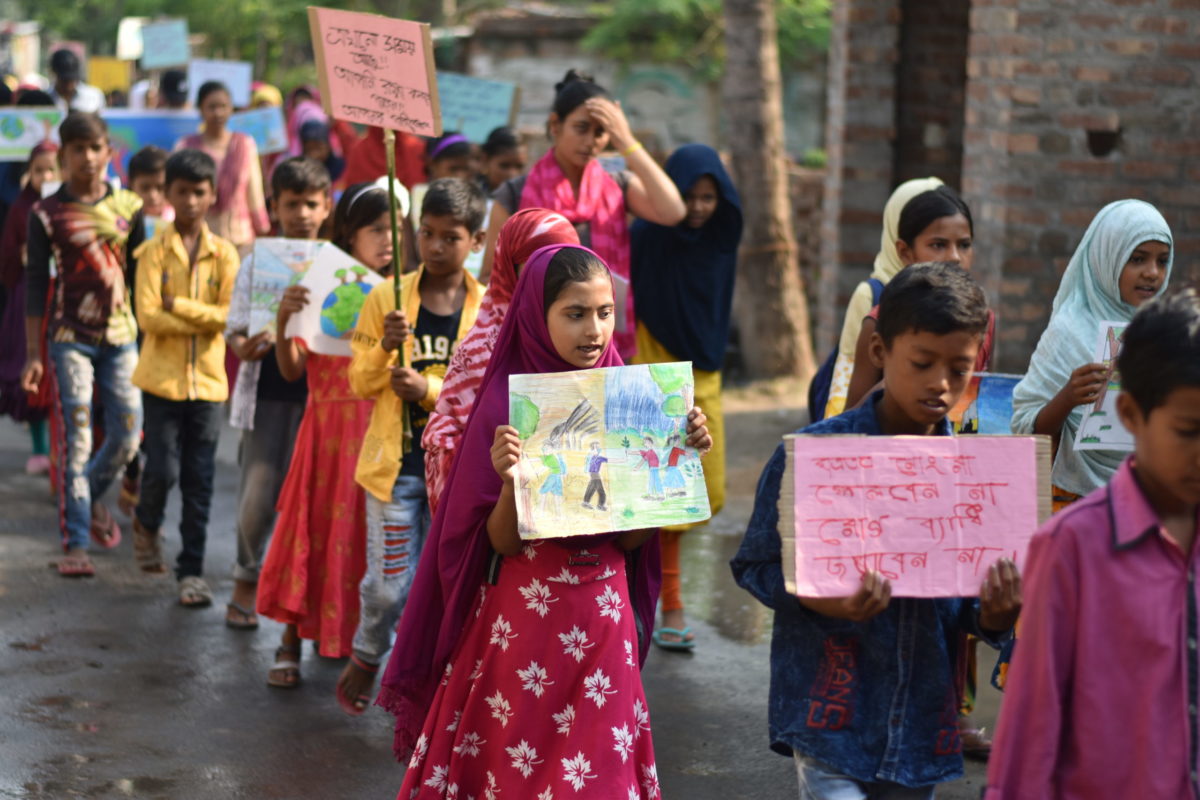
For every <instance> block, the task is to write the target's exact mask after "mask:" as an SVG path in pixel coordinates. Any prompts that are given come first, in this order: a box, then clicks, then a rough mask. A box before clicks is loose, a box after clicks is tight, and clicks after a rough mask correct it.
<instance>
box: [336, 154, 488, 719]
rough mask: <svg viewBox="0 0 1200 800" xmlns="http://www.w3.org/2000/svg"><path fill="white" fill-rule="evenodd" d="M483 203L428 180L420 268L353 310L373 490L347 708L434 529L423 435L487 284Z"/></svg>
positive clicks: (382, 648) (387, 639)
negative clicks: (472, 261)
mask: <svg viewBox="0 0 1200 800" xmlns="http://www.w3.org/2000/svg"><path fill="white" fill-rule="evenodd" d="M486 209H487V204H486V201H485V199H484V196H483V192H482V191H480V189H479V187H478V186H476V185H475V184H474V183H468V182H467V181H464V180H461V179H459V178H441V179H439V180H436V181H433V182H432V183H431V184H429V191H428V192H427V193H426V195H425V201H424V205H423V206H422V209H421V220H420V226H419V228H418V229H417V249H418V250H419V251H420V254H421V262H422V263H421V268H420V269H419V270H417V272H415V273H409V274H408V275H405V276H404V277H403V279H402V280H401V283H400V298H399V308H397V302H396V290H395V287H394V286H393V285H392V282H391V281H386V282H384V283H381V284H379V285H378V286H376V287H375V288H374V289H373V290H372V291H371V294H370V295H368V296H367V300H366V303H365V304H364V305H363V308H362V311H361V312H360V313H359V315H358V325H357V327H356V328H355V331H354V338H353V339H352V340H351V342H350V346H351V347H352V348H353V350H354V360H353V362H351V364H350V372H349V377H350V387H351V388H352V389H353V390H354V392H355V393H356V394H357V395H358V396H360V397H365V398H370V399H372V400H374V401H375V408H374V409H373V410H372V412H371V424H370V426H369V427H368V429H367V433H366V435H365V436H364V437H363V444H362V449H361V450H360V451H359V456H358V468H357V470H356V471H355V476H354V477H355V480H357V481H358V484H359V485H360V486H362V487H363V489H364V490H365V491H366V494H367V500H366V503H367V571H366V573H365V574H364V575H363V579H362V583H361V584H360V585H359V594H360V597H361V609H360V612H359V622H358V630H357V631H355V634H354V653H353V655H351V657H350V663H349V664H347V665H346V668H345V669H344V670H343V671H342V676H341V678H340V679H339V680H338V687H337V698H338V703H339V705H341V707H342V708H343V709H344V710H345V711H346V712H347V713H350V714H361V713H362V712H363V711H365V710H366V707H367V704H368V703H370V701H371V694H370V692H371V686H372V684H373V683H374V680H375V673H376V672H377V671H378V670H379V665H380V664H381V663H382V662H383V658H384V656H386V655H387V651H388V649H389V648H390V647H391V637H392V632H393V631H394V630H395V629H396V621H397V620H398V619H399V618H400V612H401V611H402V610H403V609H404V603H405V601H406V600H407V599H408V590H409V588H410V587H411V586H412V579H413V575H414V574H415V572H416V568H417V561H418V559H419V558H420V556H421V549H422V548H423V547H424V545H425V534H426V533H427V532H428V530H429V516H430V514H429V498H428V495H427V494H426V491H425V450H424V448H422V447H421V435H422V434H423V433H424V431H425V425H426V424H427V423H428V422H429V413H430V412H431V411H432V410H433V408H434V406H435V404H436V403H437V399H438V394H439V393H440V391H441V387H442V378H443V377H444V376H445V375H446V369H447V367H448V366H449V364H450V356H451V355H452V354H453V352H454V347H455V345H456V344H457V343H458V341H459V340H461V339H462V337H463V336H464V335H466V333H467V331H469V330H470V329H471V326H472V325H474V324H475V315H476V313H477V312H478V310H479V303H480V300H482V298H483V287H482V286H481V285H480V284H479V282H478V281H476V280H475V279H474V278H472V277H471V275H470V273H469V272H467V271H466V269H465V268H464V265H465V263H466V260H467V256H469V255H470V254H471V253H472V252H473V251H476V250H478V249H479V248H480V247H482V246H483V217H484V213H485V211H486Z"/></svg>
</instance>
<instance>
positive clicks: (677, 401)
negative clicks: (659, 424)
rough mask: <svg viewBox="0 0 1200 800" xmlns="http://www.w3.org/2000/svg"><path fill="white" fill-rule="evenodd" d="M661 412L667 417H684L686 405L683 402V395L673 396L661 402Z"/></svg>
mask: <svg viewBox="0 0 1200 800" xmlns="http://www.w3.org/2000/svg"><path fill="white" fill-rule="evenodd" d="M662 412H663V413H664V414H666V415H667V416H668V417H686V416H687V412H688V409H687V403H685V402H683V395H679V394H673V395H671V396H670V397H668V398H667V399H666V400H663V404H662Z"/></svg>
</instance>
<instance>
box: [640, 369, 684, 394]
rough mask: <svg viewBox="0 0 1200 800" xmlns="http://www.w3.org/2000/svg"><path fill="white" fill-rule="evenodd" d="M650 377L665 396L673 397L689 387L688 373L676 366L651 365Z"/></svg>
mask: <svg viewBox="0 0 1200 800" xmlns="http://www.w3.org/2000/svg"><path fill="white" fill-rule="evenodd" d="M650 377H651V378H653V379H654V382H655V383H657V384H658V388H659V389H662V393H663V394H665V395H672V394H674V393H675V392H678V391H679V390H680V389H682V388H683V387H684V386H686V385H687V382H688V378H689V377H690V376H689V375H688V371H687V370H686V369H682V368H680V367H678V366H675V365H674V364H651V365H650Z"/></svg>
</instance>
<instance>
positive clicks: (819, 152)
mask: <svg viewBox="0 0 1200 800" xmlns="http://www.w3.org/2000/svg"><path fill="white" fill-rule="evenodd" d="M827 160H828V156H827V155H826V153H825V148H823V147H810V148H809V149H808V150H805V151H804V156H803V157H802V158H801V159H800V166H802V167H809V168H810V169H824V168H825V162H826V161H827Z"/></svg>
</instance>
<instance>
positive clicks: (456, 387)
mask: <svg viewBox="0 0 1200 800" xmlns="http://www.w3.org/2000/svg"><path fill="white" fill-rule="evenodd" d="M552 244H579V235H578V234H577V233H575V228H573V227H572V226H571V223H570V222H568V221H567V218H566V217H564V216H562V215H561V214H558V213H555V212H553V211H547V210H546V209H544V208H527V209H525V210H524V211H518V212H517V213H516V214H513V215H512V216H511V217H509V219H508V221H507V222H506V223H504V227H503V228H501V229H500V236H499V238H498V239H497V240H496V252H495V257H494V259H493V262H492V280H491V283H489V284H488V288H487V294H485V295H484V296H483V302H482V303H481V304H480V306H479V316H478V317H476V318H475V325H474V327H472V328H471V331H470V332H469V333H468V334H467V336H466V338H464V339H463V340H462V342H461V343H460V344H459V346H458V349H457V350H455V351H454V355H453V356H452V357H451V359H450V368H449V369H448V370H447V372H446V380H445V381H444V382H443V383H442V393H441V394H439V395H438V401H437V408H436V409H435V410H434V412H433V413H432V414H430V415H429V424H428V425H426V426H425V434H424V435H423V436H422V437H421V444H422V445H423V446H424V448H425V489H426V491H427V492H428V493H429V507H430V509H431V510H432V511H434V512H436V511H437V508H438V501H439V499H440V498H441V495H442V489H443V488H444V487H445V485H446V478H447V477H449V474H450V464H451V463H452V462H453V460H454V454H455V452H456V451H457V449H458V444H459V442H460V441H461V439H462V434H463V431H464V430H465V429H466V427H467V415H468V414H470V413H471V406H473V405H474V404H475V395H476V392H478V391H479V384H480V382H481V381H482V380H483V373H484V370H486V369H487V365H488V359H490V358H491V355H492V351H493V350H494V349H495V345H496V337H497V336H499V334H500V326H501V325H502V324H503V323H504V317H505V315H506V314H507V313H508V306H509V303H510V302H511V301H512V293H513V289H514V288H516V285H517V270H518V269H519V268H520V266H521V265H522V264H524V263H525V262H526V261H527V260H528V259H529V256H530V255H532V254H533V253H534V252H535V251H537V250H539V249H541V248H543V247H546V246H548V245H552Z"/></svg>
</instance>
